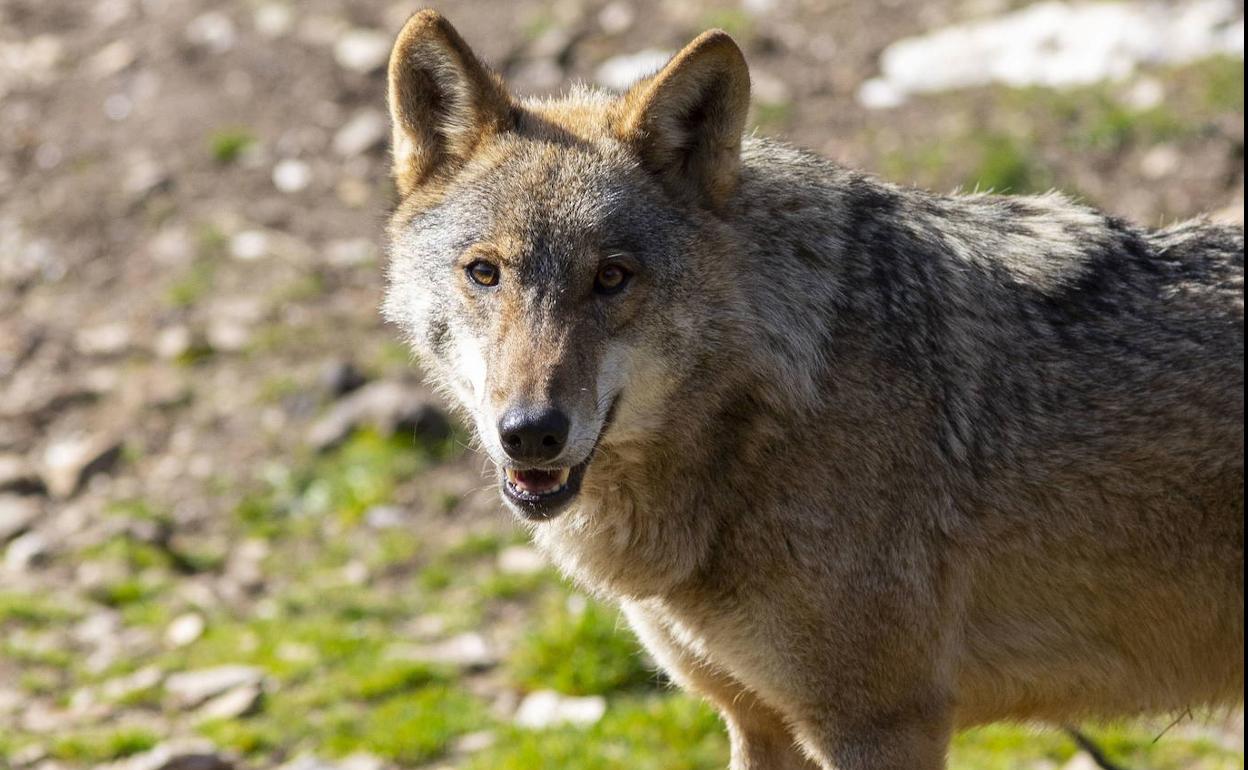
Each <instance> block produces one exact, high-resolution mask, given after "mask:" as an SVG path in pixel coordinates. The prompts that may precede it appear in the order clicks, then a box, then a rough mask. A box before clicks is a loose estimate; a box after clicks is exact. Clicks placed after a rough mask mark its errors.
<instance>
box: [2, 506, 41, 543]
mask: <svg viewBox="0 0 1248 770" xmlns="http://www.w3.org/2000/svg"><path fill="white" fill-rule="evenodd" d="M40 513H42V510H41V508H40V506H39V504H38V503H37V502H36V501H34V500H31V499H30V498H28V497H18V496H16V495H0V545H3V544H5V543H7V542H9V541H10V540H12V539H13V538H15V537H17V536H18V535H21V534H22V533H24V532H25V531H26V530H28V529H29V528H30V527H31V525H32V524H34V523H35V521H36V520H37V519H38V518H39V515H40Z"/></svg>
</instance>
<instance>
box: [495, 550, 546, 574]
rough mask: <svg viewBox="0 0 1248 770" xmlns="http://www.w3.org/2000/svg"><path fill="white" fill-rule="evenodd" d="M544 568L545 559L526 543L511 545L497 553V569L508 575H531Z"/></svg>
mask: <svg viewBox="0 0 1248 770" xmlns="http://www.w3.org/2000/svg"><path fill="white" fill-rule="evenodd" d="M545 568H546V560H545V559H543V558H542V555H541V554H540V553H538V552H537V551H536V550H535V549H533V548H529V547H528V546H526V545H512V546H508V547H506V548H504V549H503V550H502V551H500V552H499V554H498V569H499V571H500V572H504V573H506V574H509V575H532V574H534V573H537V572H541V571H542V570H544V569H545Z"/></svg>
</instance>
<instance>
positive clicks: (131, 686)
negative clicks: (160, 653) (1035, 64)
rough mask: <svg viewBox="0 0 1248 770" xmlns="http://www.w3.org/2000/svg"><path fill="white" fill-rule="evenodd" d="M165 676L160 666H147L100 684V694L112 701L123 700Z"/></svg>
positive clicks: (151, 685) (150, 686) (149, 686)
mask: <svg viewBox="0 0 1248 770" xmlns="http://www.w3.org/2000/svg"><path fill="white" fill-rule="evenodd" d="M163 678H164V674H163V673H162V672H161V670H160V669H159V668H157V667H155V666H147V667H145V668H141V669H139V670H138V671H135V672H134V673H132V674H127V675H126V676H122V677H118V678H116V679H110V680H108V681H107V682H105V683H104V684H103V685H101V686H100V694H101V695H102V696H104V698H105V699H107V700H110V701H118V700H122V699H123V698H126V697H128V696H130V695H133V694H134V693H137V692H141V691H143V690H148V689H151V688H153V687H155V686H156V685H158V684H160V680H161V679H163Z"/></svg>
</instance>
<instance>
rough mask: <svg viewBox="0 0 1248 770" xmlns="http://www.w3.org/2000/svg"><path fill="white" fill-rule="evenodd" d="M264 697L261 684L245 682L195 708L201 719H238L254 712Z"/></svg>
mask: <svg viewBox="0 0 1248 770" xmlns="http://www.w3.org/2000/svg"><path fill="white" fill-rule="evenodd" d="M263 699H264V688H263V687H261V686H260V685H259V684H245V685H240V686H238V687H234V688H232V689H230V690H226V691H225V692H223V693H221V694H220V695H218V696H216V697H214V698H212V699H210V700H208V701H207V702H206V703H204V705H202V706H200V707H199V708H198V709H196V710H195V715H196V716H197V717H199V718H200V719H205V720H208V719H237V718H238V717H243V716H247V715H249V714H254V713H255V712H256V711H258V710H259V708H260V704H261V701H263Z"/></svg>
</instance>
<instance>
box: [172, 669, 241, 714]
mask: <svg viewBox="0 0 1248 770" xmlns="http://www.w3.org/2000/svg"><path fill="white" fill-rule="evenodd" d="M263 680H264V672H262V671H261V670H260V669H258V668H256V667H254V666H243V665H226V666H217V667H215V668H205V669H198V670H195V671H180V672H178V673H176V674H171V675H170V676H169V678H168V679H166V680H165V692H167V693H169V695H170V697H172V698H173V700H174V701H175V702H176V703H177V704H178V705H179V706H180V707H182V708H190V707H193V706H198V705H199V704H201V703H203V702H204V701H206V700H208V699H209V698H212V697H215V696H217V695H220V694H221V693H224V692H226V691H227V690H232V689H234V688H236V687H243V686H246V685H257V686H258V685H260V683H261V682H262V681H263Z"/></svg>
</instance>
